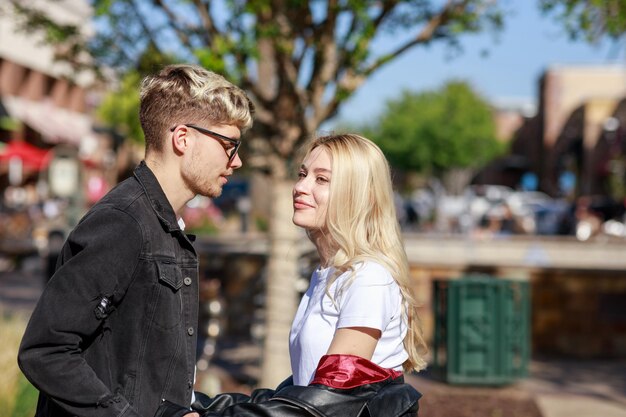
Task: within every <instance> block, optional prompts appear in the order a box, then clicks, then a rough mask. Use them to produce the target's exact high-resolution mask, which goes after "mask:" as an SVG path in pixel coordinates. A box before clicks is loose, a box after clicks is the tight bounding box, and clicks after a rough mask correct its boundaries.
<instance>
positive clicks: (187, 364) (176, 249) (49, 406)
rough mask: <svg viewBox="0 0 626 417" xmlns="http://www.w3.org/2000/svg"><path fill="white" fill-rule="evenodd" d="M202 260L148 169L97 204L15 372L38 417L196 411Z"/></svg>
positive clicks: (30, 330) (67, 251)
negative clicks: (162, 408)
mask: <svg viewBox="0 0 626 417" xmlns="http://www.w3.org/2000/svg"><path fill="white" fill-rule="evenodd" d="M197 317H198V258H197V255H196V252H195V250H194V248H193V246H192V244H191V242H190V240H189V238H188V237H187V236H186V235H185V234H184V233H183V232H182V231H181V229H180V227H179V225H178V223H177V219H176V215H175V213H174V211H173V209H172V207H171V205H170V204H169V202H168V200H167V198H166V197H165V194H164V193H163V190H162V189H161V186H160V185H159V183H158V181H157V179H156V177H155V176H154V174H153V173H152V172H151V171H150V169H149V168H148V167H147V166H146V165H145V163H143V162H142V163H141V164H140V165H139V166H138V167H137V169H136V170H135V173H134V177H132V178H129V179H127V180H125V181H123V182H122V183H120V184H119V185H118V186H117V187H116V188H115V189H113V190H112V191H111V192H110V193H109V194H107V195H106V196H105V197H104V198H103V199H102V200H101V201H100V202H98V203H97V204H96V205H95V206H94V207H93V208H92V209H91V210H90V211H89V212H88V213H87V214H86V215H85V217H84V218H83V219H82V220H81V221H80V223H79V224H78V225H77V226H76V228H75V229H74V230H73V231H72V232H71V234H70V235H69V237H68V239H67V241H66V243H65V245H64V247H63V250H62V252H61V255H60V256H59V260H58V263H57V270H56V273H55V274H54V276H53V277H52V279H51V280H50V282H49V283H48V285H47V286H46V288H45V290H44V292H43V294H42V296H41V298H40V300H39V302H38V304H37V306H36V308H35V310H34V312H33V314H32V316H31V319H30V322H29V324H28V327H27V329H26V333H25V334H24V338H23V339H22V344H21V346H20V351H19V356H18V362H19V365H20V368H21V369H22V371H23V373H24V375H26V377H27V378H28V379H29V380H30V381H31V382H32V384H33V385H34V386H35V387H37V389H39V390H40V396H39V403H38V406H37V414H36V416H37V417H39V416H55V417H56V416H62V417H65V416H74V415H77V416H83V417H96V416H97V417H104V416H107V417H108V416H153V415H154V413H155V411H156V410H157V408H158V407H159V404H160V403H161V400H162V399H163V398H168V399H172V401H175V402H177V403H179V404H190V402H191V394H192V389H193V379H194V369H195V350H196V329H197Z"/></svg>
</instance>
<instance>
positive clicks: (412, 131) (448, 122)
mask: <svg viewBox="0 0 626 417" xmlns="http://www.w3.org/2000/svg"><path fill="white" fill-rule="evenodd" d="M364 131H365V132H366V134H367V135H370V136H371V138H372V140H374V141H375V142H377V143H378V144H379V146H380V147H381V149H382V150H383V152H385V154H386V155H387V157H388V158H389V162H390V164H391V165H392V166H394V167H397V168H401V169H405V170H407V171H417V172H420V173H425V174H433V175H441V174H443V173H445V172H446V171H449V170H451V169H455V168H475V167H479V166H481V165H482V164H484V163H485V162H488V161H489V160H491V159H492V158H493V157H495V156H496V155H498V154H499V153H500V152H502V150H503V149H502V146H501V145H500V144H499V142H498V141H497V140H496V138H495V124H494V119H493V115H492V110H491V107H490V106H489V104H488V103H487V102H485V100H483V99H482V98H481V97H480V96H479V95H478V94H476V93H475V92H474V91H473V90H472V89H471V87H470V86H469V85H468V84H466V83H464V82H458V81H454V82H449V83H447V84H445V85H444V86H443V87H442V88H441V89H439V90H437V91H426V92H421V93H411V92H406V91H405V92H404V93H402V95H401V96H400V97H399V98H398V99H396V100H391V101H389V102H388V103H387V105H386V110H385V111H384V112H383V114H382V116H381V117H380V120H379V121H378V124H377V125H376V126H370V127H368V128H365V129H364Z"/></svg>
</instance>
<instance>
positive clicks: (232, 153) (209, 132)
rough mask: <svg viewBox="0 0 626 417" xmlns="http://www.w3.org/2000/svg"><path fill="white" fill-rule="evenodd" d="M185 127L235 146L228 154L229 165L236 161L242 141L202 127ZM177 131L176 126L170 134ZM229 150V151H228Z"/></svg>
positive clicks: (188, 125) (190, 125)
mask: <svg viewBox="0 0 626 417" xmlns="http://www.w3.org/2000/svg"><path fill="white" fill-rule="evenodd" d="M183 126H187V127H189V128H192V129H195V130H197V131H198V132H200V133H204V134H205V135H208V136H211V137H213V139H219V140H223V141H226V142H228V143H231V144H232V145H233V147H232V148H230V153H228V152H227V155H228V163H229V164H230V163H231V162H233V159H235V155H237V151H238V150H239V146H240V145H241V141H240V140H237V139H233V138H229V137H228V136H224V135H220V134H219V133H216V132H214V131H212V130H209V129H205V128H203V127H200V126H196V125H192V124H183ZM175 129H176V126H174V127H173V128H171V129H170V132H173V131H174V130H175ZM227 150H228V149H227Z"/></svg>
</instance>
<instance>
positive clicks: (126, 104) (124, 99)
mask: <svg viewBox="0 0 626 417" xmlns="http://www.w3.org/2000/svg"><path fill="white" fill-rule="evenodd" d="M140 82H141V76H140V74H139V72H137V71H132V72H129V73H127V74H126V76H124V78H123V79H122V81H121V83H120V86H119V88H118V89H117V90H115V91H111V92H109V93H108V94H107V95H106V96H105V97H104V99H103V100H102V102H101V103H100V106H99V107H98V110H97V115H98V118H99V119H100V120H101V121H102V122H104V123H105V124H106V125H108V126H111V127H114V128H115V129H117V130H118V131H119V132H121V133H123V134H124V135H125V136H126V137H127V138H128V139H130V140H131V141H133V142H135V143H143V141H144V138H143V131H142V130H141V125H140V123H139V83H140Z"/></svg>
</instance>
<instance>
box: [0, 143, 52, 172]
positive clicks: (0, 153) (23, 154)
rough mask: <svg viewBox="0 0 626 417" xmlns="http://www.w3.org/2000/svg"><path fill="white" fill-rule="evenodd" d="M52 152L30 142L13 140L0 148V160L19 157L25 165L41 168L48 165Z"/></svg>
mask: <svg viewBox="0 0 626 417" xmlns="http://www.w3.org/2000/svg"><path fill="white" fill-rule="evenodd" d="M51 155H52V153H51V152H50V151H48V150H46V149H41V148H38V147H36V146H34V145H31V144H30V143H27V142H24V141H20V140H13V141H11V142H9V143H7V145H6V146H5V147H4V148H3V149H2V150H0V161H9V160H11V159H12V158H15V157H17V158H20V159H21V160H22V164H23V165H24V166H25V167H28V168H32V169H36V170H42V169H44V168H46V167H47V166H48V163H49V162H50V157H51Z"/></svg>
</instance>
